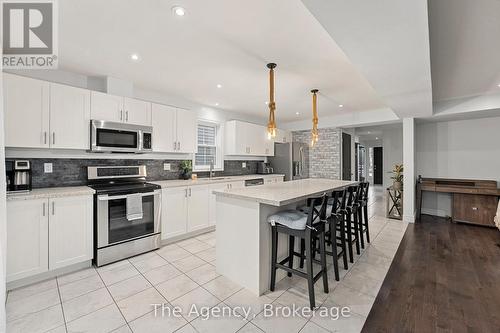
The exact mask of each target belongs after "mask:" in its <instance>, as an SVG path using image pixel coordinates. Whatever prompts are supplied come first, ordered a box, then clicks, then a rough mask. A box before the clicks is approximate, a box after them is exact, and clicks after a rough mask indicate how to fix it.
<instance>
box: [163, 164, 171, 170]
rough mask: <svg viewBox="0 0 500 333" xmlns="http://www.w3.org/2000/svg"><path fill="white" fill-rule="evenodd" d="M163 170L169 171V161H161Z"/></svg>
mask: <svg viewBox="0 0 500 333" xmlns="http://www.w3.org/2000/svg"><path fill="white" fill-rule="evenodd" d="M163 170H165V171H170V163H163Z"/></svg>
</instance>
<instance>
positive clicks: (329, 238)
mask: <svg viewBox="0 0 500 333" xmlns="http://www.w3.org/2000/svg"><path fill="white" fill-rule="evenodd" d="M309 204H310V201H308V205H309ZM345 206H346V190H345V189H344V190H338V191H333V192H332V194H331V196H330V197H329V198H328V204H327V206H326V220H325V222H326V223H327V225H328V231H326V232H325V238H326V244H327V245H330V246H331V247H332V250H331V251H328V250H325V252H326V254H327V255H330V256H332V258H333V269H334V274H335V280H336V281H339V280H340V276H339V266H338V259H339V257H340V256H342V258H343V260H344V269H348V265H347V251H346V233H345V227H342V226H344V225H345V221H344V218H343V215H344V214H340V213H339V212H340V211H341V209H345ZM301 210H302V211H305V212H308V211H309V206H305V207H302V208H301ZM337 231H338V232H339V234H340V235H337ZM339 241H340V243H339ZM317 242H318V239H317V238H315V239H314V240H313V257H316V252H318V251H319V250H320V249H318V246H317V244H316V243H317ZM337 246H340V248H341V250H340V251H338V249H337ZM304 252H305V242H304V240H303V239H302V240H301V243H300V253H301V257H302V258H301V260H300V267H301V268H302V267H304Z"/></svg>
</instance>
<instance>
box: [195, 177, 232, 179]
mask: <svg viewBox="0 0 500 333" xmlns="http://www.w3.org/2000/svg"><path fill="white" fill-rule="evenodd" d="M224 179H230V177H212V178H199V179H198V180H224Z"/></svg>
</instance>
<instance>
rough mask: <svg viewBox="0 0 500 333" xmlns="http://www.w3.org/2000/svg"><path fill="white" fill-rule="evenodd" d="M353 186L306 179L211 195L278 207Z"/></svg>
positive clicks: (346, 183)
mask: <svg viewBox="0 0 500 333" xmlns="http://www.w3.org/2000/svg"><path fill="white" fill-rule="evenodd" d="M354 184H357V182H355V181H343V180H332V179H323V178H308V179H301V180H292V181H288V182H283V183H273V184H267V185H262V186H252V187H245V188H238V189H232V190H226V191H213V193H214V194H215V195H217V196H221V197H229V198H237V199H243V200H248V201H254V202H259V203H263V204H267V205H271V206H278V207H279V206H285V205H288V204H290V203H293V202H297V201H301V200H304V199H306V198H309V197H313V196H317V195H321V194H323V193H325V192H330V191H332V190H334V189H339V188H342V187H346V186H349V185H354Z"/></svg>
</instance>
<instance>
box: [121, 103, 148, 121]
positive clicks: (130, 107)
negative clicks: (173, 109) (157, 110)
mask: <svg viewBox="0 0 500 333" xmlns="http://www.w3.org/2000/svg"><path fill="white" fill-rule="evenodd" d="M123 110H124V111H125V115H124V118H125V119H124V120H125V122H126V123H129V124H134V125H142V126H151V103H150V102H146V101H141V100H138V99H134V98H128V97H125V99H124V107H123Z"/></svg>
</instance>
